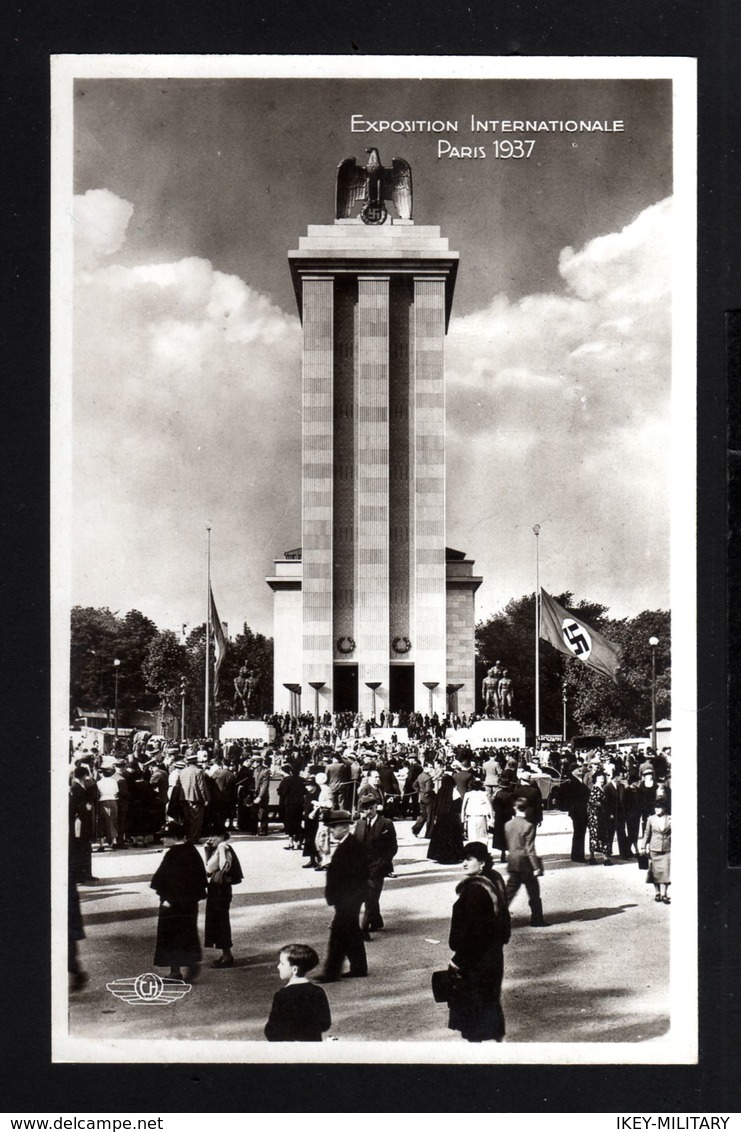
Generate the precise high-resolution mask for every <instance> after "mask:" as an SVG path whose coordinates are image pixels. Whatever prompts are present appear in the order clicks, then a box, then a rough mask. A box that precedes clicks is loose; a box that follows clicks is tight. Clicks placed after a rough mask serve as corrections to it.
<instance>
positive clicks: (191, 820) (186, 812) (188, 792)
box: [180, 750, 210, 842]
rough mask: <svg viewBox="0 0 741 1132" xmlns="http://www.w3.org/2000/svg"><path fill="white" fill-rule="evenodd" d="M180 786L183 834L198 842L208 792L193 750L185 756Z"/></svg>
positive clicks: (204, 776) (196, 755)
mask: <svg viewBox="0 0 741 1132" xmlns="http://www.w3.org/2000/svg"><path fill="white" fill-rule="evenodd" d="M180 786H181V788H182V792H183V794H182V800H183V816H184V817H185V835H186V837H187V838H188V839H189V840H190V841H193V842H198V841H199V839H200V836H201V830H202V829H203V818H204V816H205V813H206V806H207V805H208V801H209V798H210V793H209V788H208V782H207V780H206V775H205V774H204V773H203V771H202V770H201V768H200V767H199V766H198V754H197V753H196V752H195V751H194V750H190V751H188V753H187V755H186V756H185V767H184V768H183V770H181V771H180Z"/></svg>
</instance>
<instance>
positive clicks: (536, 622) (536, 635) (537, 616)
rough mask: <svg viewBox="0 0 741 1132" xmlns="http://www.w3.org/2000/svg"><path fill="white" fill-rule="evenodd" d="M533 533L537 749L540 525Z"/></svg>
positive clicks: (538, 721)
mask: <svg viewBox="0 0 741 1132" xmlns="http://www.w3.org/2000/svg"><path fill="white" fill-rule="evenodd" d="M533 534H534V535H535V749H536V751H537V749H538V737H539V735H540V556H539V551H538V539H539V535H540V525H539V524H538V523H536V524H535V526H534V527H533Z"/></svg>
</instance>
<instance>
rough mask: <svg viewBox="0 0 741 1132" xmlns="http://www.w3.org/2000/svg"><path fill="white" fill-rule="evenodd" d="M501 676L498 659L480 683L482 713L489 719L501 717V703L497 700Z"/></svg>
mask: <svg viewBox="0 0 741 1132" xmlns="http://www.w3.org/2000/svg"><path fill="white" fill-rule="evenodd" d="M501 678H502V669H501V667H500V664H499V661H497V662H496V664H495V665H494V667H493V668H490V669H489V671H488V672H487V674H486V676H485V677H484V679H483V681H482V684H481V694H482V696H483V697H484V715H486V716H488V718H489V719H501V704H500V702H499V681H500V680H501Z"/></svg>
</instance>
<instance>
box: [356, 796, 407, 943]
mask: <svg viewBox="0 0 741 1132" xmlns="http://www.w3.org/2000/svg"><path fill="white" fill-rule="evenodd" d="M360 814H361V816H360V821H359V822H358V823H357V824H356V826H355V832H354V834H353V836H354V837H355V840H356V841H358V842H359V843H360V844H361V845H362V846H363V849H364V850H365V856H366V860H367V862H368V895H367V896H366V899H365V912H364V913H363V920H362V923H361V925H360V927H361V931H362V933H363V939H365V940H369V939H370V938H371V935H370V933H371V932H380V931H381V930H382V929H383V916H382V915H381V908H380V901H381V893H382V892H383V882H384V880H385V879H386V877H387V876H389V875H390V874H391V873H392V872H393V869H394V857H395V856H396V853H397V850H398V844H397V840H396V829H395V827H394V823H393V822H392V820H391V818H385V817H384V816H383V814H380V813H379V812H378V810H377V808H376V806H375V804H374V802H373V799H372V798H367V799H365V801H363V802H362V803H361V806H360Z"/></svg>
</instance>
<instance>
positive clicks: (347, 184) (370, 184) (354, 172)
mask: <svg viewBox="0 0 741 1132" xmlns="http://www.w3.org/2000/svg"><path fill="white" fill-rule="evenodd" d="M365 152H366V153H367V154H368V155H369V156H368V162H367V164H366V166H365V169H363V167H362V166H361V165H358V164H357V162H356V161H355V158H354V157H346V158H345V160H344V161H341V162H340V164H339V165H338V166H337V193H336V208H335V216H336V217H337V219H338V220H342V219H344V218H345V217H348V216H350V213H351V212H352V210H353V207H354V206H355V204H356V202H357V201H359V200H364V201H365V202H366V203H365V205H364V206H363V208H362V210H361V212H360V219H361V220H362V221H363V223H364V224H383V223H384V221H385V220H386V218H387V217H388V212H387V211H386V206H385V202H386V201H387V200H390V201H393V203H394V206H395V208H396V211H397V212H398V213H399V217H400V219H401V220H411V219H412V169H411V166H410V164H409V162H408V161H404V159H403V158H401V157H395V158H394V159H393V161H392V162H391V168H390V169H384V167H383V165H382V164H381V158H380V157H379V155H378V150H377V149H366V151H365Z"/></svg>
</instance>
